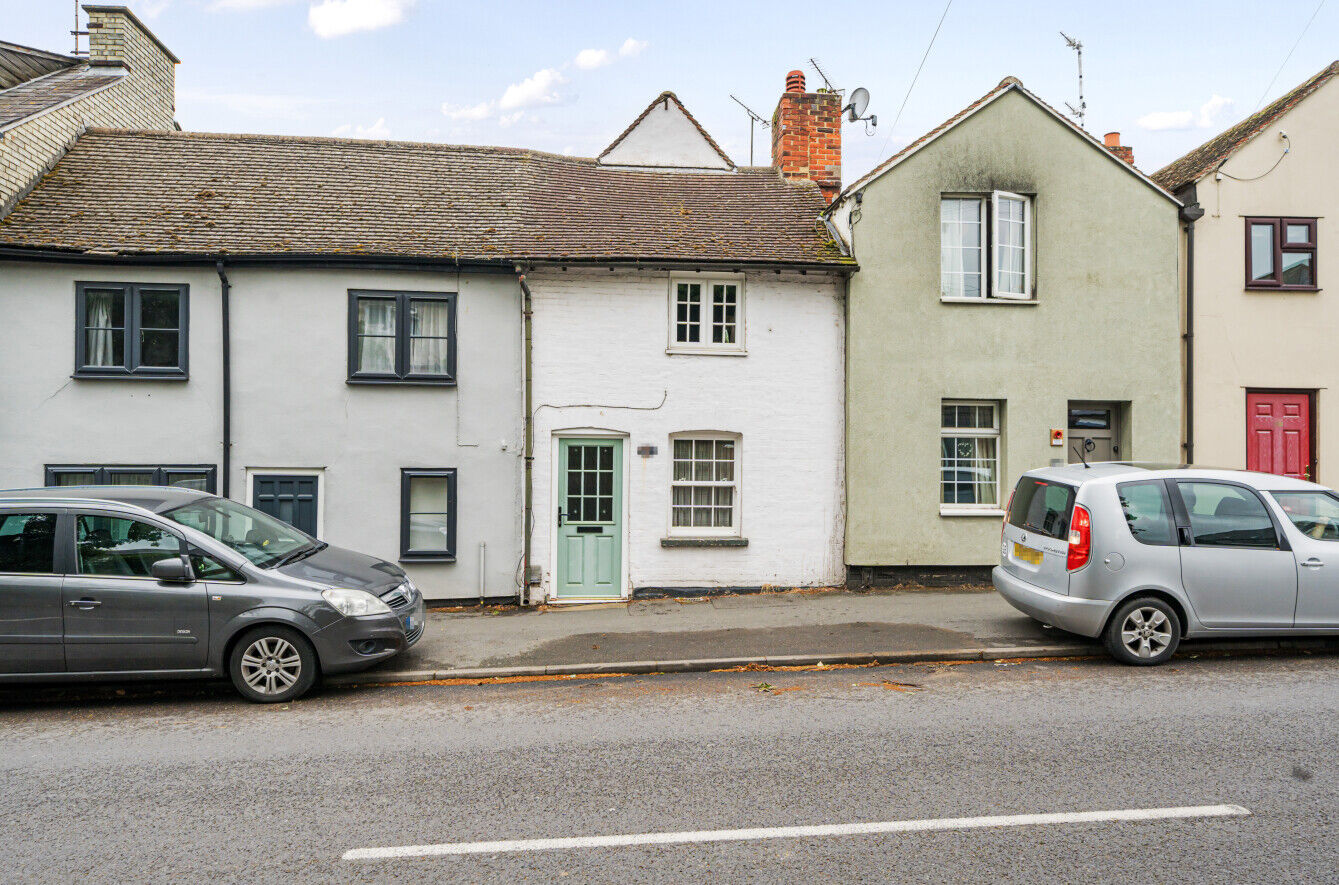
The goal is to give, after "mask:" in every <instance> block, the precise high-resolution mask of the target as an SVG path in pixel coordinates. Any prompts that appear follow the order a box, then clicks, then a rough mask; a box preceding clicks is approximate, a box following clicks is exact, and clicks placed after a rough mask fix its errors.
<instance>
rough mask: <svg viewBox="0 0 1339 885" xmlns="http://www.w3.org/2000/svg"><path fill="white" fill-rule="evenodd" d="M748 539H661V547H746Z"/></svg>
mask: <svg viewBox="0 0 1339 885" xmlns="http://www.w3.org/2000/svg"><path fill="white" fill-rule="evenodd" d="M748 545H749V539H748V538H661V539H660V546H661V547H747V546H748Z"/></svg>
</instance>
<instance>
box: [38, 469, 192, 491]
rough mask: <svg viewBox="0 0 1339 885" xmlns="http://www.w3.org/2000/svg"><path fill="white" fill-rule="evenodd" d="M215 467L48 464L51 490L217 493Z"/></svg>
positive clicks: (47, 470) (47, 481) (48, 482)
mask: <svg viewBox="0 0 1339 885" xmlns="http://www.w3.org/2000/svg"><path fill="white" fill-rule="evenodd" d="M215 474H216V470H215V468H214V465H212V464H186V465H178V466H170V465H169V466H163V465H156V464H151V465H142V464H119V465H100V464H48V465H47V466H46V484H47V485H48V486H179V487H181V488H187V489H195V490H197V491H201V492H209V493H210V494H213V493H214V477H215Z"/></svg>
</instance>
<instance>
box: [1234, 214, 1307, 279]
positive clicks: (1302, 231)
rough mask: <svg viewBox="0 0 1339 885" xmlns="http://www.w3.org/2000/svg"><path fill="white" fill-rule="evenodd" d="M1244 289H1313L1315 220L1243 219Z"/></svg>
mask: <svg viewBox="0 0 1339 885" xmlns="http://www.w3.org/2000/svg"><path fill="white" fill-rule="evenodd" d="M1246 288H1248V289H1302V290H1312V289H1315V288H1316V219H1314V218H1248V219H1246Z"/></svg>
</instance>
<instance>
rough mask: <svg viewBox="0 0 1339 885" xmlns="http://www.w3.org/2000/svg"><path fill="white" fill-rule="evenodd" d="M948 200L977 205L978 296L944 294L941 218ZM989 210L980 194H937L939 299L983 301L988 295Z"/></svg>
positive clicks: (964, 275) (942, 228)
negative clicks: (938, 218)
mask: <svg viewBox="0 0 1339 885" xmlns="http://www.w3.org/2000/svg"><path fill="white" fill-rule="evenodd" d="M949 200H952V201H953V202H955V203H976V205H977V217H978V219H979V220H978V221H977V226H978V227H979V228H980V229H979V231H978V232H977V245H976V251H977V256H978V260H977V264H976V266H977V272H976V275H977V277H979V278H980V285H979V287H978V288H979V289H980V292H981V294H980V295H979V296H972V295H945V294H944V226H943V220H942V219H943V216H944V203H945V202H947V201H949ZM989 211H990V209H989V208H988V207H987V205H986V198H985V197H983V196H981V195H980V194H940V195H939V217H940V219H941V220H940V223H939V297H940V299H941V300H943V301H970V302H978V301H985V300H987V299H988V298H989V297H990V273H989V269H988V268H987V266H986V265H987V264H988V263H989V258H990V249H989V248H988V246H987V241H988V239H989V236H990V222H989V219H988V217H987V213H988V212H989ZM958 225H959V226H960V227H961V226H962V222H961V221H959V222H958ZM955 248H962V247H955ZM961 276H963V277H966V276H967V275H966V274H961Z"/></svg>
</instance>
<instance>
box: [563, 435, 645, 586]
mask: <svg viewBox="0 0 1339 885" xmlns="http://www.w3.org/2000/svg"><path fill="white" fill-rule="evenodd" d="M564 439H616V440H620V441H621V442H622V444H623V459H622V460H623V475H622V477H621V483H622V485H623V493H622V498H623V520H622V522H623V525H622V526H621V527H620V531H619V535H620V537H619V540H618V547H619V562H618V587H619V595H618V596H617V597H614V596H568V597H561V598H560V597H559V596H558V520H557V518H556V517H555V515H554V514H556V513H557V512H558V507H559V506H560V503H561V502H560V501H559V500H558V498H559V493H560V489H559V488H558V485H559V479H558V477H559V476H561V475H562V466H561V464H560V463H559V458H558V455H559V450H560V449H561V448H562V440H564ZM630 439H631V434H629V433H628V432H627V431H625V430H610V429H609V428H601V427H584V428H567V429H564V430H554V431H551V432H550V434H549V450H550V451H549V461H550V466H549V506H548V510H547V513H548V516H546V517H545V518H546V519H547V520H548V526H549V556H548V572H549V576H548V582H547V584H548V587H547V589H546V590H545V591H544V601H545V602H547V603H550V604H553V605H567V604H570V603H576V604H588V603H592V602H623V601H626V600H628V599H631V598H632V581H631V580H630V579H629V577H628V576H629V575H630V574H631V570H630V569H629V566H628V552H629V551H628V547H629V544H628V536H629V534H630V532H629V529H630V527H631V525H632V513H631V508H630V506H629V505H630V504H631V500H632V493H631V486H632V483H631V476H632V474H631V470H630V468H631V466H632V464H631V462H632V459H631V458H629V457H628V442H629V440H630Z"/></svg>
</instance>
